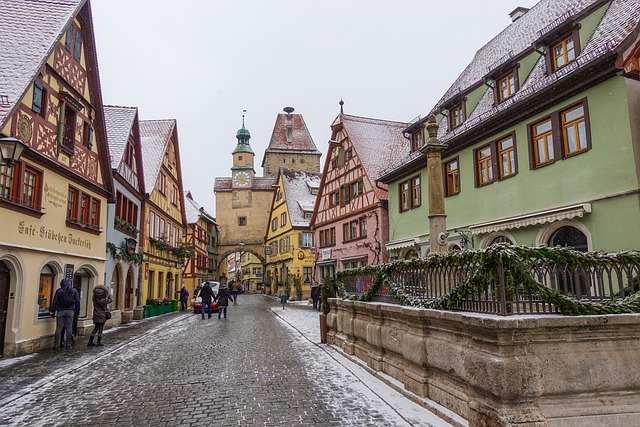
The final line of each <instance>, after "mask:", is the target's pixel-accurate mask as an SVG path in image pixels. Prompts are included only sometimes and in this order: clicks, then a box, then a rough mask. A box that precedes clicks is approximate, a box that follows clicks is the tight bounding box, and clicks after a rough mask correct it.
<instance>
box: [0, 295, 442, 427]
mask: <svg viewBox="0 0 640 427" xmlns="http://www.w3.org/2000/svg"><path fill="white" fill-rule="evenodd" d="M279 310H282V306H281V305H279V304H278V301H276V300H275V299H273V298H271V297H266V296H263V295H242V296H241V297H240V299H239V304H238V305H231V306H230V307H229V313H228V318H227V319H220V320H219V319H218V318H217V315H214V317H213V318H212V319H205V320H201V318H200V316H199V315H195V314H193V313H192V312H189V311H187V312H177V313H171V314H166V315H162V316H157V317H154V318H150V319H145V320H142V321H137V322H134V323H132V324H130V325H126V326H123V327H117V328H113V329H111V330H108V331H107V332H106V333H105V336H104V338H103V342H104V344H105V345H104V347H92V348H87V347H86V343H87V340H88V337H86V336H83V337H78V343H77V344H76V346H75V347H74V348H73V349H71V350H58V351H54V350H53V349H51V350H44V351H41V352H40V353H36V354H33V355H29V356H23V357H20V358H16V359H7V360H2V361H1V362H0V425H15V426H18V425H25V424H28V425H37V426H67V425H73V426H89V425H91V426H103V425H104V426H107V425H108V426H147V425H158V424H162V425H166V426H232V425H235V426H245V425H246V426H276V425H278V426H307V425H314V426H434V427H435V426H437V427H441V426H448V425H450V424H448V423H445V422H444V421H442V420H441V419H439V418H437V417H435V416H434V415H433V414H431V413H430V412H428V411H427V410H426V409H424V408H422V407H421V406H420V405H417V404H415V403H413V402H410V401H409V400H408V399H404V398H402V396H393V397H389V396H391V395H389V394H387V390H386V388H385V387H384V386H380V385H377V386H372V385H371V384H370V383H368V382H367V381H368V380H367V381H362V374H357V373H354V372H355V370H354V369H351V370H350V369H348V366H347V365H348V363H345V362H341V361H340V360H339V359H338V358H336V357H335V356H332V355H331V354H330V353H331V352H328V351H326V349H328V348H330V347H328V346H326V345H319V344H318V342H319V336H318V335H317V333H316V327H315V326H314V323H315V325H318V319H317V311H313V310H312V309H311V307H309V306H308V305H306V304H304V305H303V304H297V305H296V304H287V306H286V309H285V310H284V311H283V312H281V313H279V312H278V311H279ZM285 314H286V315H285ZM332 351H333V352H334V353H335V351H336V350H335V349H334V350H332ZM345 366H347V368H345ZM364 375H365V376H366V373H365V374H364ZM359 377H360V378H359ZM376 389H377V390H378V391H376ZM380 390H384V392H381V391H380Z"/></svg>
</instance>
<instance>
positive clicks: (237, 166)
mask: <svg viewBox="0 0 640 427" xmlns="http://www.w3.org/2000/svg"><path fill="white" fill-rule="evenodd" d="M236 138H237V139H238V144H237V145H236V148H235V149H234V150H233V166H232V167H231V185H232V188H233V189H242V188H251V186H252V184H253V178H254V176H255V171H254V170H253V158H254V157H255V154H254V153H253V150H252V149H251V145H249V140H250V139H251V134H250V133H249V130H248V129H247V128H245V127H244V114H243V115H242V127H241V128H240V129H238V132H236Z"/></svg>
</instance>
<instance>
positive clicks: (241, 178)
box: [233, 172, 251, 187]
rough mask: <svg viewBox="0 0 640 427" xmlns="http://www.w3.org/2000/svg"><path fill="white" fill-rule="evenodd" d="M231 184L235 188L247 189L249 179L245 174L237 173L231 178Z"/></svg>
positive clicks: (249, 182) (249, 183)
mask: <svg viewBox="0 0 640 427" xmlns="http://www.w3.org/2000/svg"><path fill="white" fill-rule="evenodd" d="M233 183H234V184H235V185H236V186H237V187H248V186H249V185H251V177H250V176H249V174H248V173H247V172H238V173H237V174H236V175H235V176H234V177H233Z"/></svg>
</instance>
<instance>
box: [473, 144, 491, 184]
mask: <svg viewBox="0 0 640 427" xmlns="http://www.w3.org/2000/svg"><path fill="white" fill-rule="evenodd" d="M492 163H493V161H492V159H491V146H490V145H487V146H485V147H482V148H480V149H479V150H477V151H476V170H477V171H478V185H484V184H488V183H490V182H492V181H493V168H492Z"/></svg>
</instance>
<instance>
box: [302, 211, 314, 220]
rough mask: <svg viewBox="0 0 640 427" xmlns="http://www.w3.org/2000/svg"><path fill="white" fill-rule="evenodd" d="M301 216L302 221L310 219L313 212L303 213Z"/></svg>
mask: <svg viewBox="0 0 640 427" xmlns="http://www.w3.org/2000/svg"><path fill="white" fill-rule="evenodd" d="M302 215H303V217H304V219H311V218H312V217H313V212H311V211H304V212H303V214H302Z"/></svg>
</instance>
